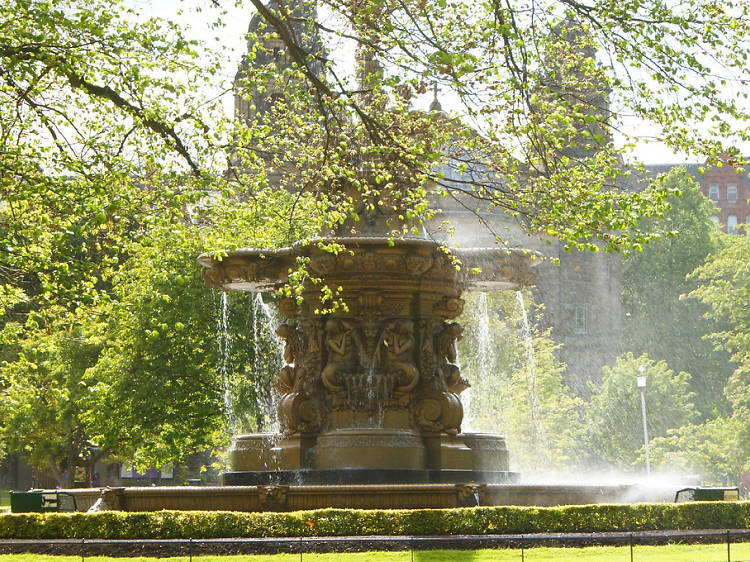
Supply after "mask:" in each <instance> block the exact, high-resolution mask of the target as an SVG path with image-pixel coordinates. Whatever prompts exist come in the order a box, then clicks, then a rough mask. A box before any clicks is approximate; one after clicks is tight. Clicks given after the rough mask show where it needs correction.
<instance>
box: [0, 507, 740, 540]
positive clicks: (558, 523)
mask: <svg viewBox="0 0 750 562" xmlns="http://www.w3.org/2000/svg"><path fill="white" fill-rule="evenodd" d="M748 527H750V502H692V503H684V504H666V503H664V504H632V505H604V504H599V505H580V506H565V507H513V506H500V507H478V508H460V509H413V510H409V509H404V510H357V509H321V510H316V511H298V512H293V513H270V512H269V513H242V512H227V511H155V512H149V513H126V512H115V511H110V512H101V513H69V514H66V513H44V514H41V513H20V514H9V515H0V539H12V538H16V539H38V538H91V539H94V538H102V539H135V538H144V539H146V538H165V539H168V538H190V537H192V538H220V537H305V536H351V535H354V536H356V535H407V536H409V535H457V534H468V535H484V534H511V533H543V532H553V533H573V532H581V533H590V532H606V531H646V530H659V529H744V528H748Z"/></svg>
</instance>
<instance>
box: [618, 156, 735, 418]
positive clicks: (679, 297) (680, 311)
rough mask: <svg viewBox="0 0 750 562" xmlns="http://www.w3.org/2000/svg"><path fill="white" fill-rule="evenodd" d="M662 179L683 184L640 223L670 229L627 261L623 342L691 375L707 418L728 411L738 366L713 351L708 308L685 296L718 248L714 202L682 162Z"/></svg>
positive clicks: (657, 229) (673, 185) (647, 227)
mask: <svg viewBox="0 0 750 562" xmlns="http://www.w3.org/2000/svg"><path fill="white" fill-rule="evenodd" d="M659 181H661V182H663V183H665V184H667V185H669V186H670V187H671V188H672V189H675V190H678V191H679V195H674V196H672V197H670V199H669V206H670V208H669V210H667V211H666V212H665V213H664V217H663V218H659V219H645V220H644V221H643V223H642V224H641V228H643V229H644V230H647V231H650V232H654V233H657V232H663V233H666V235H665V236H662V237H660V238H658V239H656V240H653V241H652V242H650V243H649V244H648V245H647V246H646V247H644V249H643V251H642V252H634V253H632V254H631V255H630V256H628V258H627V259H626V260H625V261H624V262H623V309H624V312H625V320H624V323H623V332H624V333H623V340H624V342H623V344H624V347H625V349H627V350H629V351H631V352H632V353H634V354H643V353H645V354H647V355H648V356H649V357H651V358H652V359H656V360H664V361H666V362H667V363H668V364H669V366H670V367H671V368H672V369H674V370H675V371H677V372H681V371H685V372H689V373H691V375H692V378H691V389H692V390H693V392H694V393H695V403H696V406H697V408H698V411H699V412H700V413H701V417H702V418H704V419H705V418H708V417H714V416H716V415H717V414H719V413H727V412H728V410H729V404H728V402H726V401H725V400H724V399H723V391H724V386H725V385H726V381H727V379H728V378H729V375H730V373H731V371H732V366H731V364H730V362H729V355H728V354H727V353H726V352H723V351H721V350H717V349H715V346H714V344H713V343H712V342H711V341H709V340H708V338H707V336H708V334H710V333H712V332H713V331H715V330H716V329H717V326H716V324H715V322H713V321H711V320H710V319H708V318H706V319H704V320H702V321H701V320H700V319H701V318H703V317H704V315H705V313H706V311H707V309H708V307H707V305H706V304H704V303H701V302H699V301H697V300H695V299H688V298H686V297H687V294H688V293H689V292H690V291H692V290H694V289H695V288H696V287H697V285H698V280H697V279H696V278H695V277H691V276H690V274H691V273H692V272H693V270H694V269H695V268H696V267H699V266H701V265H703V264H704V262H705V261H706V260H707V259H709V258H710V256H711V255H712V253H713V252H714V251H715V250H717V248H718V246H719V237H718V234H717V232H716V226H715V225H714V223H713V222H712V221H711V218H710V217H711V215H712V214H713V213H714V212H715V209H714V206H713V204H712V203H711V202H710V201H709V200H708V199H706V198H705V197H704V196H703V195H702V194H701V193H700V190H699V186H698V184H697V183H696V182H695V180H693V178H691V177H690V175H689V174H688V173H687V171H686V170H684V169H683V168H675V169H673V170H671V171H670V172H669V173H668V174H666V175H665V176H664V177H662V178H661V179H660V180H659Z"/></svg>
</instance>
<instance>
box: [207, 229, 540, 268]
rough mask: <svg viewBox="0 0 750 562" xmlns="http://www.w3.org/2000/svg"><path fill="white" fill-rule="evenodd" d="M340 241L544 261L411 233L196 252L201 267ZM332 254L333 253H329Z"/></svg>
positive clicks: (529, 253) (525, 252)
mask: <svg viewBox="0 0 750 562" xmlns="http://www.w3.org/2000/svg"><path fill="white" fill-rule="evenodd" d="M319 243H322V244H342V245H344V246H345V247H349V246H351V247H356V246H376V245H385V246H386V247H396V246H417V247H419V246H422V247H427V246H433V247H435V248H445V249H446V250H447V252H446V255H455V256H456V257H457V258H458V259H459V260H461V258H462V257H465V258H470V257H475V258H476V257H480V256H482V257H484V256H487V257H489V256H491V255H493V254H495V255H505V256H517V257H521V258H526V259H528V261H529V262H530V263H529V264H528V265H529V266H530V267H536V266H537V265H539V264H540V263H541V262H542V261H544V259H545V258H544V255H543V254H542V253H541V252H538V251H536V250H530V249H525V248H506V247H499V246H492V247H469V248H460V247H458V248H457V247H450V246H445V245H444V244H442V243H440V242H438V241H436V240H430V239H427V238H411V237H389V236H336V237H333V236H332V237H322V236H321V237H315V238H310V239H306V240H299V241H298V242H295V243H294V244H292V245H291V246H284V247H281V248H276V249H273V248H249V247H245V248H237V249H235V250H214V251H212V252H205V253H203V254H201V255H199V256H198V258H197V262H198V263H199V264H200V265H201V266H203V267H205V268H211V267H213V266H214V265H216V264H220V263H222V262H223V259H224V258H228V257H260V258H265V257H268V258H281V257H285V256H300V255H302V254H303V251H304V250H305V249H307V248H310V247H311V246H313V245H315V244H319ZM218 255H221V259H217V258H216V257H215V256H218ZM332 255H335V254H332ZM464 267H470V265H464V264H462V266H461V269H463V268H464Z"/></svg>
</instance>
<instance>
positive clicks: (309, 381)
mask: <svg viewBox="0 0 750 562" xmlns="http://www.w3.org/2000/svg"><path fill="white" fill-rule="evenodd" d="M323 246H327V247H329V248H330V247H331V246H335V247H336V248H337V250H336V252H333V253H332V252H330V251H327V250H326V249H324V247H323ZM531 257H532V256H531V255H530V254H527V253H524V252H514V251H508V250H503V249H487V250H472V251H469V252H456V253H453V254H449V253H447V252H446V251H445V250H444V249H443V248H441V247H440V246H439V245H438V244H436V243H434V242H432V241H428V240H424V239H397V240H391V239H388V238H383V237H373V238H364V237H359V238H347V239H344V238H338V239H328V240H320V241H313V242H309V243H306V244H298V245H296V246H293V247H291V248H285V249H282V250H276V251H264V250H238V251H234V252H229V253H228V254H227V255H226V256H224V257H223V258H222V259H221V260H219V259H216V258H214V257H213V256H211V255H205V256H201V258H200V259H199V262H200V263H201V264H202V265H203V266H204V267H206V270H205V271H204V279H205V280H206V282H207V283H208V284H209V285H211V286H213V287H218V288H222V289H225V290H252V291H259V290H261V291H262V290H273V291H275V290H277V289H279V288H281V287H283V286H284V285H285V284H287V283H288V282H289V274H290V272H291V271H293V270H294V269H295V268H296V267H297V264H299V263H304V264H306V268H307V270H308V273H309V276H308V278H307V281H305V283H304V284H303V286H302V287H301V295H302V297H303V298H302V300H301V302H299V303H298V302H297V301H296V300H294V299H292V298H282V299H281V300H280V301H279V309H280V311H281V313H282V314H283V315H284V316H285V317H286V319H287V320H286V322H285V323H283V324H281V325H280V326H279V327H278V329H277V333H278V334H279V336H280V337H281V338H282V339H283V340H284V342H285V349H284V359H285V365H284V366H283V367H282V369H281V371H280V373H279V376H278V378H277V379H276V381H275V383H274V384H275V387H276V388H277V390H278V391H279V393H280V399H279V406H278V414H279V422H280V426H281V433H282V435H281V436H277V437H276V438H275V441H274V440H273V439H272V438H271V437H263V436H239V437H238V438H237V439H236V440H235V444H234V447H233V450H232V453H231V463H232V465H231V466H232V471H231V472H230V473H227V475H225V479H224V480H225V483H228V484H259V483H264V482H271V481H278V482H289V481H294V479H296V481H298V482H300V483H317V482H330V481H332V482H349V483H368V482H372V481H373V479H374V480H377V481H382V482H471V481H480V482H501V481H507V480H509V479H513V477H514V475H513V474H511V473H508V472H507V470H508V464H507V450H505V453H504V454H505V456H504V457H503V455H502V454H500V453H498V452H499V451H501V450H504V446H505V445H504V440H503V439H502V438H501V437H498V436H495V437H493V438H490V437H488V436H485V437H484V438H481V437H470V438H469V439H468V440H467V436H464V435H463V434H461V422H462V420H463V408H462V406H461V400H460V398H459V395H460V393H461V392H462V391H463V390H464V389H466V388H467V387H468V383H467V382H466V381H465V380H464V379H463V378H462V377H461V374H460V370H459V367H458V365H457V364H456V342H457V340H458V339H459V338H460V337H461V334H462V331H463V329H462V328H461V326H460V325H459V324H457V323H456V322H454V321H453V319H454V318H456V317H457V316H458V315H459V314H461V312H462V310H463V300H462V299H461V293H462V291H463V290H465V289H472V288H474V289H480V290H489V289H517V288H518V287H521V286H523V285H526V284H529V283H530V282H531V280H532V279H533V275H532V272H531V259H530V258H531ZM313 276H314V277H315V278H316V279H317V280H318V281H317V282H313ZM339 297H340V302H338V303H336V306H332V305H333V304H334V303H333V302H332V300H331V299H332V298H333V299H336V298H339ZM323 311H325V312H326V313H325V314H322V312H323ZM493 439H494V441H493ZM491 443H494V445H491ZM490 451H492V452H490ZM263 467H265V468H263ZM326 479H328V480H326Z"/></svg>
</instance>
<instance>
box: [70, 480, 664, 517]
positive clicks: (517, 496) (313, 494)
mask: <svg viewBox="0 0 750 562" xmlns="http://www.w3.org/2000/svg"><path fill="white" fill-rule="evenodd" d="M69 492H70V493H71V494H73V495H74V496H76V500H77V507H78V510H79V511H87V510H88V509H89V508H90V507H92V506H93V505H94V504H95V503H96V501H97V500H98V499H99V498H101V497H104V498H105V499H106V505H107V506H108V508H109V509H114V510H119V511H159V510H162V509H176V510H200V511H205V510H223V511H297V510H303V509H323V508H353V509H437V508H452V507H472V506H477V505H480V506H493V505H526V506H555V505H582V504H594V503H629V502H634V501H662V500H660V499H659V498H654V497H652V495H649V494H647V493H645V491H644V490H641V489H639V488H638V486H635V485H606V484H604V485H597V484H584V485H582V484H577V485H576V484H338V485H335V486H333V485H314V484H308V485H294V484H265V485H257V486H172V487H144V488H109V489H107V488H105V489H103V490H102V489H96V488H94V489H76V490H70V491H69ZM672 494H673V495H674V493H673V492H672ZM100 505H101V504H100Z"/></svg>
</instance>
